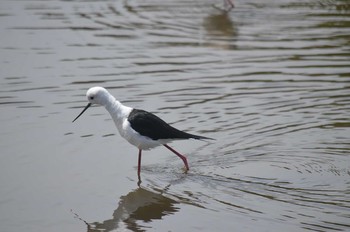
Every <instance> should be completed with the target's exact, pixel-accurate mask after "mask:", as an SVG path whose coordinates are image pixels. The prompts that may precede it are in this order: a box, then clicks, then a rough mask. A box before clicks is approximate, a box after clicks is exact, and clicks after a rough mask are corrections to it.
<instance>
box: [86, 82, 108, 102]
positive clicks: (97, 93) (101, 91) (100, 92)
mask: <svg viewBox="0 0 350 232" xmlns="http://www.w3.org/2000/svg"><path fill="white" fill-rule="evenodd" d="M86 97H87V99H88V101H89V102H90V103H91V104H98V105H106V104H107V103H108V102H109V101H110V98H111V95H110V93H109V92H108V91H107V90H106V89H105V88H103V87H99V86H97V87H92V88H90V89H89V90H88V91H87V92H86Z"/></svg>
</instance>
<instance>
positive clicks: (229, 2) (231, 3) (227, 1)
mask: <svg viewBox="0 0 350 232" xmlns="http://www.w3.org/2000/svg"><path fill="white" fill-rule="evenodd" d="M225 4H226V5H228V8H227V11H230V10H231V9H232V8H234V7H235V5H233V2H232V1H231V0H225Z"/></svg>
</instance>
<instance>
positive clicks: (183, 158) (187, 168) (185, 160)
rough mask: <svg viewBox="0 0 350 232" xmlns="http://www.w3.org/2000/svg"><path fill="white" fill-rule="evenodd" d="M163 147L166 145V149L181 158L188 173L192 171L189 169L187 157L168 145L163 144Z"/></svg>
mask: <svg viewBox="0 0 350 232" xmlns="http://www.w3.org/2000/svg"><path fill="white" fill-rule="evenodd" d="M163 145H164V147H166V148H168V149H169V150H170V151H172V152H174V153H175V154H176V155H177V156H178V157H180V158H181V159H182V161H183V162H184V164H185V167H186V171H188V170H190V168H189V167H188V163H187V159H186V157H185V156H183V155H181V154H180V153H179V152H177V151H175V150H174V149H173V148H171V147H169V146H168V145H167V144H163Z"/></svg>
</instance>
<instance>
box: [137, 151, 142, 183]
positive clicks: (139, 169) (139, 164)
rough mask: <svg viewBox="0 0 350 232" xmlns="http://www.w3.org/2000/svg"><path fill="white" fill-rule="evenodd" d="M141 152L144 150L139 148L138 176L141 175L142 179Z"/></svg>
mask: <svg viewBox="0 0 350 232" xmlns="http://www.w3.org/2000/svg"><path fill="white" fill-rule="evenodd" d="M141 152H142V150H141V149H139V161H138V163H137V164H138V165H137V176H138V177H139V180H140V179H141V178H140V173H141Z"/></svg>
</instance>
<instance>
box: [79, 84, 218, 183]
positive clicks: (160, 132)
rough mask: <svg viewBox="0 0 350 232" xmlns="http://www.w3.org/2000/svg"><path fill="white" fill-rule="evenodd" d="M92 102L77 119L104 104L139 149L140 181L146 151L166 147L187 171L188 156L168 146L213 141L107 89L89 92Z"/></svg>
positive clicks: (99, 88)
mask: <svg viewBox="0 0 350 232" xmlns="http://www.w3.org/2000/svg"><path fill="white" fill-rule="evenodd" d="M86 96H87V99H88V101H89V103H88V104H87V106H86V107H85V108H84V109H83V111H82V112H81V113H80V114H79V115H78V116H77V117H76V118H75V119H74V120H73V122H74V121H75V120H77V119H78V118H79V117H80V116H81V115H82V114H83V113H84V112H85V111H86V110H87V109H88V108H89V107H90V106H91V105H92V104H98V105H102V106H104V107H105V108H106V110H107V111H108V112H109V113H110V115H111V116H112V119H113V121H114V123H115V125H116V127H117V129H118V131H119V133H120V135H121V136H122V137H123V138H125V139H126V140H127V141H128V142H129V143H131V144H132V145H134V146H136V147H137V148H138V149H139V157H138V168H137V174H138V177H139V180H140V172H141V153H142V150H149V149H151V148H154V147H157V146H160V145H163V146H165V147H166V148H168V149H169V150H170V151H172V152H174V153H175V154H176V155H177V156H178V157H180V158H181V159H182V161H183V162H184V164H185V168H186V171H188V170H189V166H188V163H187V159H186V157H185V156H184V155H181V154H180V153H179V152H177V151H175V150H174V149H173V148H171V147H170V146H169V145H167V143H169V142H172V141H174V140H179V139H198V140H202V139H211V138H208V137H204V136H199V135H193V134H189V133H186V132H184V131H180V130H178V129H176V128H174V127H172V126H170V125H169V124H167V123H166V122H164V121H163V120H162V119H160V118H159V117H157V116H156V115H154V114H152V113H149V112H147V111H144V110H139V109H134V108H131V107H128V106H125V105H123V104H122V103H120V102H119V101H117V100H116V99H115V98H114V97H113V96H112V95H111V94H110V93H109V92H108V91H107V90H106V89H105V88H103V87H92V88H90V89H89V90H88V91H87V93H86Z"/></svg>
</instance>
